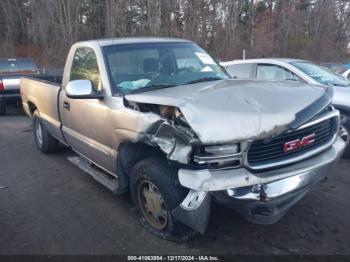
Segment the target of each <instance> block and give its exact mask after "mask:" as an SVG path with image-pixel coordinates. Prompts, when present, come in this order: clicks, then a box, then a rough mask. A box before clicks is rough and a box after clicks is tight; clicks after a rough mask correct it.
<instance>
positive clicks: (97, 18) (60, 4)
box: [0, 0, 350, 66]
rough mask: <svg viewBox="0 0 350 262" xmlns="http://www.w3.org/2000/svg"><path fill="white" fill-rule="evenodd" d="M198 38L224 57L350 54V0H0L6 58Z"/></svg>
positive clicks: (49, 60)
mask: <svg viewBox="0 0 350 262" xmlns="http://www.w3.org/2000/svg"><path fill="white" fill-rule="evenodd" d="M134 36H160V37H180V38H186V39H190V40H193V41H195V42H197V43H198V44H199V45H200V46H202V47H203V48H205V49H206V50H208V51H209V53H211V54H212V55H213V56H215V57H216V58H218V59H221V60H228V59H237V58H241V57H242V50H244V49H245V50H246V54H247V57H248V58H251V57H271V56H272V57H295V58H306V59H312V60H315V61H317V62H321V61H341V60H345V59H346V52H347V47H348V43H349V42H350V0H0V57H19V56H20V57H33V58H35V60H36V61H37V62H38V63H39V64H40V65H41V66H62V65H63V64H64V61H65V58H66V55H67V52H68V49H69V47H70V46H71V44H73V43H74V42H77V41H82V40H88V39H98V38H111V37H134Z"/></svg>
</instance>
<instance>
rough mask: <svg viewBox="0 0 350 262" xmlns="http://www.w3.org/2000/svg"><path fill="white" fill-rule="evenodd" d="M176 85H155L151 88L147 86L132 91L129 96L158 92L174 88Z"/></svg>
mask: <svg viewBox="0 0 350 262" xmlns="http://www.w3.org/2000/svg"><path fill="white" fill-rule="evenodd" d="M174 86H176V85H170V84H154V85H150V86H145V87H141V88H138V89H135V90H132V91H131V92H129V94H137V93H142V92H147V91H153V90H158V89H163V88H169V87H174Z"/></svg>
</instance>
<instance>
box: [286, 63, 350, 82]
mask: <svg viewBox="0 0 350 262" xmlns="http://www.w3.org/2000/svg"><path fill="white" fill-rule="evenodd" d="M292 64H293V65H294V66H295V67H297V68H298V69H300V70H301V71H303V72H304V73H305V74H307V75H309V76H310V77H312V78H313V79H315V80H316V81H317V82H319V83H320V84H323V85H334V86H350V82H349V81H347V80H346V79H345V78H344V77H342V76H340V75H338V74H336V73H334V72H332V71H330V70H328V69H326V68H323V67H321V66H318V65H315V64H312V63H308V62H296V63H292Z"/></svg>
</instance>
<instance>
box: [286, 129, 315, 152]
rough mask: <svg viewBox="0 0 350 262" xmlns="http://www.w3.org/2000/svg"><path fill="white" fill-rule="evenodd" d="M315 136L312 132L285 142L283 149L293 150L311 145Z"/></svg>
mask: <svg viewBox="0 0 350 262" xmlns="http://www.w3.org/2000/svg"><path fill="white" fill-rule="evenodd" d="M315 137H316V134H315V133H314V134H311V135H308V136H306V137H303V138H302V139H297V140H293V141H290V142H287V143H285V144H284V145H283V151H284V152H285V153H288V152H293V151H296V150H298V149H301V148H303V147H305V146H308V145H311V144H313V143H315Z"/></svg>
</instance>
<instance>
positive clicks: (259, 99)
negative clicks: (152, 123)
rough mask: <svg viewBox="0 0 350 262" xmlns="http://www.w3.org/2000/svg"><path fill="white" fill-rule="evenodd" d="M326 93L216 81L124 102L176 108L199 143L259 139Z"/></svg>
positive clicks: (279, 84)
mask: <svg viewBox="0 0 350 262" xmlns="http://www.w3.org/2000/svg"><path fill="white" fill-rule="evenodd" d="M324 94H325V89H324V88H321V87H317V86H312V85H306V84H299V83H292V82H291V83H289V82H285V83H282V82H273V81H268V82H267V81H266V82H261V81H259V82H258V81H242V80H232V79H229V80H221V81H214V82H206V83H200V84H192V85H183V86H177V87H172V88H166V89H160V90H154V91H149V92H145V93H140V94H130V95H126V96H125V98H126V99H127V100H129V101H133V102H138V103H148V104H158V105H169V106H176V107H178V108H179V109H180V110H181V112H182V113H183V115H184V116H185V118H186V120H187V122H188V124H189V125H190V126H191V127H192V129H193V131H194V132H195V133H196V134H197V136H198V138H199V139H200V140H201V142H202V143H205V144H215V143H229V142H236V141H243V140H247V139H258V138H259V139H260V138H265V137H267V136H270V135H272V134H275V133H279V132H282V131H285V130H287V129H288V128H289V127H288V125H289V124H290V123H292V122H293V121H294V120H295V119H296V114H297V113H298V112H301V111H302V110H304V109H305V108H307V107H308V106H310V105H311V104H313V103H314V102H315V101H317V100H318V99H320V98H321V97H322V96H324Z"/></svg>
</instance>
